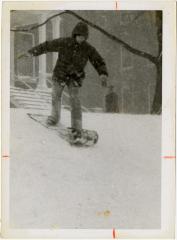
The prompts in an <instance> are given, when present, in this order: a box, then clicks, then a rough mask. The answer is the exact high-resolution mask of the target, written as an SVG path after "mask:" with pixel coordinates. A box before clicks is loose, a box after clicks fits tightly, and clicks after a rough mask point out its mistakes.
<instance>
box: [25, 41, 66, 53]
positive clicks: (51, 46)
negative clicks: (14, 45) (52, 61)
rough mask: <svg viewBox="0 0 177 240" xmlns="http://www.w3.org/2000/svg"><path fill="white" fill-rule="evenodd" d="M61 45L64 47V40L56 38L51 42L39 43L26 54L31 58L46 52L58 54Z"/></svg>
mask: <svg viewBox="0 0 177 240" xmlns="http://www.w3.org/2000/svg"><path fill="white" fill-rule="evenodd" d="M63 45H64V39H63V38H58V39H54V40H52V41H46V42H44V43H41V44H39V45H37V46H35V47H33V48H31V49H30V50H28V52H29V53H30V54H32V55H33V56H39V55H41V54H44V53H47V52H59V51H60V48H62V47H63Z"/></svg>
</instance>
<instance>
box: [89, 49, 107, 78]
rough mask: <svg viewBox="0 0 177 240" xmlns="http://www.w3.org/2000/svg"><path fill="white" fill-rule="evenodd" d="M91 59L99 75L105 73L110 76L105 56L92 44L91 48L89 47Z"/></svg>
mask: <svg viewBox="0 0 177 240" xmlns="http://www.w3.org/2000/svg"><path fill="white" fill-rule="evenodd" d="M89 61H90V62H91V64H92V65H93V66H94V68H95V69H96V71H97V72H98V74H99V75H102V74H104V75H107V76H108V71H107V68H106V64H105V62H104V60H103V58H102V57H101V56H100V54H99V53H98V52H97V51H96V49H95V48H94V47H92V46H90V49H89Z"/></svg>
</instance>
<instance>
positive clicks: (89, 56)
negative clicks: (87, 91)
mask: <svg viewBox="0 0 177 240" xmlns="http://www.w3.org/2000/svg"><path fill="white" fill-rule="evenodd" d="M76 35H82V36H84V37H85V41H83V42H82V43H80V44H79V43H78V42H77V41H76ZM88 35H89V33H88V26H87V24H85V23H83V22H79V23H78V24H77V25H76V26H75V28H74V29H73V32H72V36H71V37H67V38H58V39H54V40H52V41H46V42H44V43H42V44H39V45H38V46H36V47H33V48H32V49H30V50H29V51H28V52H29V53H31V54H32V55H33V56H38V55H41V54H44V53H47V52H58V59H57V62H56V65H55V68H54V71H53V79H56V80H57V81H65V82H67V80H68V79H71V78H74V79H75V80H78V81H79V82H80V83H81V82H82V79H84V77H85V73H84V68H85V66H86V64H87V62H88V61H90V62H91V64H92V65H93V66H94V68H95V69H96V71H97V72H98V74H99V75H102V74H104V75H108V72H107V69H106V64H105V62H104V60H103V58H102V57H101V56H100V54H99V53H98V52H97V50H96V49H95V48H94V47H93V46H91V45H90V44H89V43H88V42H87V38H88ZM80 85H81V84H80Z"/></svg>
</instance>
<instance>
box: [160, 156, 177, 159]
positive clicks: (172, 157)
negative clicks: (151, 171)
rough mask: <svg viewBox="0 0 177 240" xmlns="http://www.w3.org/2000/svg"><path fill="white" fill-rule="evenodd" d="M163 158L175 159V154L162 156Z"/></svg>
mask: <svg viewBox="0 0 177 240" xmlns="http://www.w3.org/2000/svg"><path fill="white" fill-rule="evenodd" d="M163 158H165V159H176V156H164V157H163Z"/></svg>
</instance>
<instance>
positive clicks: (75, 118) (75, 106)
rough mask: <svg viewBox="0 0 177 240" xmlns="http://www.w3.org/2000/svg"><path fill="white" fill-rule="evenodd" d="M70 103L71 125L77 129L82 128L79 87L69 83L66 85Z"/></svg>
mask: <svg viewBox="0 0 177 240" xmlns="http://www.w3.org/2000/svg"><path fill="white" fill-rule="evenodd" d="M68 91H69V95H70V103H71V127H72V128H73V129H75V130H77V131H81V130H82V109H81V101H80V87H75V86H73V84H72V83H71V84H70V85H69V86H68Z"/></svg>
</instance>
